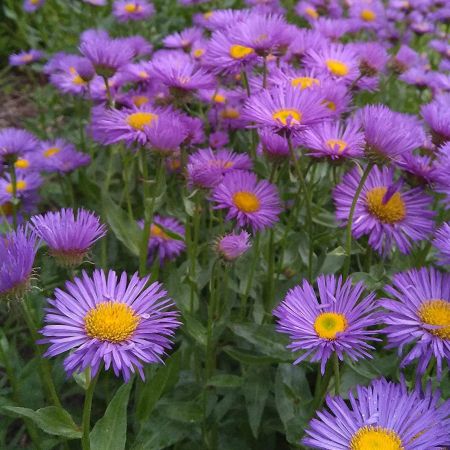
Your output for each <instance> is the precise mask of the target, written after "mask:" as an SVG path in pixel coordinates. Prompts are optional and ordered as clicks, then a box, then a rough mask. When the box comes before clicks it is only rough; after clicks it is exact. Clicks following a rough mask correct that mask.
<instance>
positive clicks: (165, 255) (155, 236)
mask: <svg viewBox="0 0 450 450" xmlns="http://www.w3.org/2000/svg"><path fill="white" fill-rule="evenodd" d="M138 224H139V226H140V227H141V228H143V227H144V221H143V220H142V221H139V222H138ZM166 231H167V232H170V233H171V234H172V236H171V235H169V234H168V233H167V232H166ZM174 234H176V235H178V236H179V239H175V238H174V237H173V235H174ZM184 236H185V229H184V225H183V224H182V223H180V222H179V221H178V220H177V219H175V218H174V217H163V216H159V215H155V216H154V218H153V223H152V224H151V226H150V239H149V241H148V260H149V264H152V262H153V261H154V260H155V258H156V257H158V259H159V262H160V264H161V265H163V264H164V263H165V262H167V261H171V260H173V259H176V258H177V257H178V256H179V255H180V254H181V253H183V252H184V250H185V249H186V244H185V243H184Z"/></svg>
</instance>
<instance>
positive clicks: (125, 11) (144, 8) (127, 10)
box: [113, 0, 155, 22]
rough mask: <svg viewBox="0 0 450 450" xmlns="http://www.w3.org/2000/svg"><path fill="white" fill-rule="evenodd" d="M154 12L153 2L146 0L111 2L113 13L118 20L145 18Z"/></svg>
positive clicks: (118, 0)
mask: <svg viewBox="0 0 450 450" xmlns="http://www.w3.org/2000/svg"><path fill="white" fill-rule="evenodd" d="M154 13H155V7H154V6H153V3H150V2H148V1H147V0H115V1H114V4H113V14H114V17H115V18H116V19H117V20H118V21H119V22H127V21H129V20H143V19H147V18H149V17H150V16H152V15H153V14H154Z"/></svg>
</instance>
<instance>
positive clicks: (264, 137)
mask: <svg viewBox="0 0 450 450" xmlns="http://www.w3.org/2000/svg"><path fill="white" fill-rule="evenodd" d="M258 134H259V142H260V144H259V146H258V152H261V153H264V154H265V155H266V156H267V157H268V158H269V159H271V160H275V161H277V160H278V161H279V160H284V159H286V158H289V146H288V142H287V140H286V138H285V137H283V136H280V135H279V134H278V133H276V132H274V131H272V130H270V129H268V128H262V129H261V130H258Z"/></svg>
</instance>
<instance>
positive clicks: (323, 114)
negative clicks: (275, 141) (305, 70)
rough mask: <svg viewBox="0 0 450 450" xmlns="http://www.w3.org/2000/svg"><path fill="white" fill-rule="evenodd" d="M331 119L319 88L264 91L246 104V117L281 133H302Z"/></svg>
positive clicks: (284, 88) (287, 86)
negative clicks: (323, 120)
mask: <svg viewBox="0 0 450 450" xmlns="http://www.w3.org/2000/svg"><path fill="white" fill-rule="evenodd" d="M329 116H330V113H329V110H328V109H327V107H326V106H325V105H324V98H323V96H322V94H321V93H320V92H319V90H317V89H305V90H300V89H297V88H295V87H293V86H291V85H290V84H289V85H286V86H276V87H274V88H272V89H263V90H262V91H261V92H260V93H258V94H256V95H253V96H251V97H250V98H249V99H248V100H247V101H246V103H245V105H244V109H243V117H244V118H245V119H247V120H248V121H249V122H254V123H255V124H256V125H260V126H265V127H271V128H273V129H275V130H278V131H281V130H285V131H288V130H289V131H295V130H300V129H302V128H304V127H306V126H308V125H312V124H314V123H317V122H319V121H320V120H322V119H325V118H327V117H329Z"/></svg>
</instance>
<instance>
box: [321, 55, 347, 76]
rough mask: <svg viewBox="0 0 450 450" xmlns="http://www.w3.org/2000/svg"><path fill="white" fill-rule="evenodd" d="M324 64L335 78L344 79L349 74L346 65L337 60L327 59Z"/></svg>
mask: <svg viewBox="0 0 450 450" xmlns="http://www.w3.org/2000/svg"><path fill="white" fill-rule="evenodd" d="M325 64H326V65H327V67H328V70H329V71H330V72H331V73H332V74H333V75H336V76H337V77H345V75H347V74H348V73H349V72H350V69H349V67H348V66H347V64H345V63H344V62H342V61H339V60H338V59H327V60H326V61H325Z"/></svg>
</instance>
